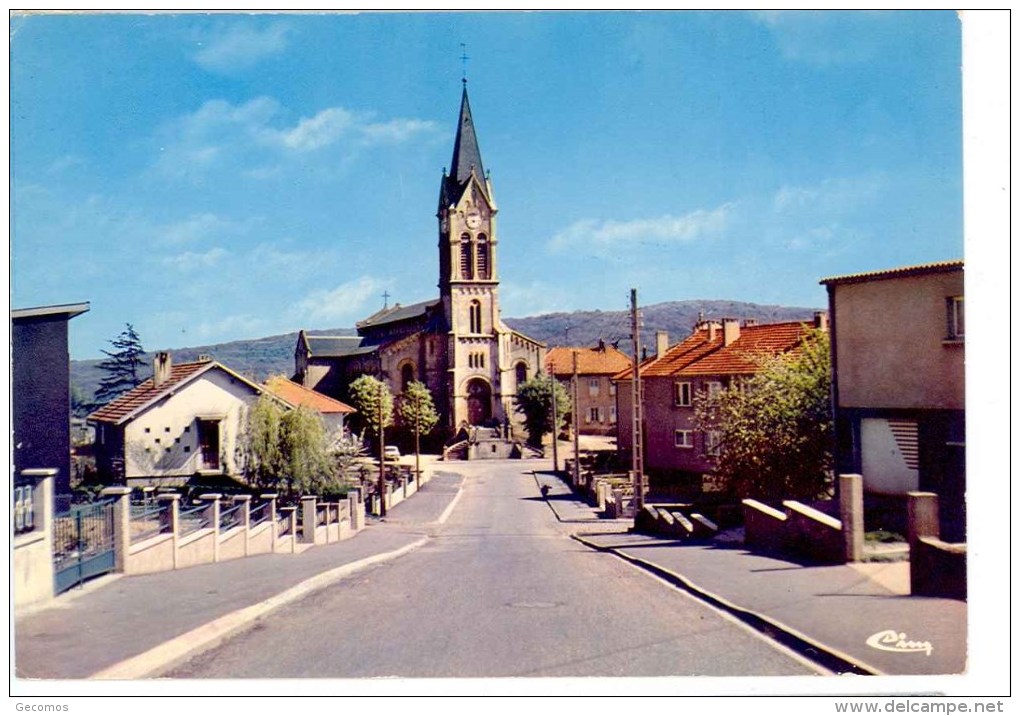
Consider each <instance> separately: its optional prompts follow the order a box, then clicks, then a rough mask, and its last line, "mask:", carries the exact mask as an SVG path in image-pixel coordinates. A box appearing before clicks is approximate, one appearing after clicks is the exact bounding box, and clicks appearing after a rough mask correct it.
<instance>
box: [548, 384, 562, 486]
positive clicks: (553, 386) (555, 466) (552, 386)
mask: <svg viewBox="0 0 1020 716" xmlns="http://www.w3.org/2000/svg"><path fill="white" fill-rule="evenodd" d="M549 390H550V391H551V392H552V449H553V472H559V471H560V459H559V453H557V451H556V427H557V426H556V423H557V422H558V421H557V420H556V366H555V365H553V366H550V371H549Z"/></svg>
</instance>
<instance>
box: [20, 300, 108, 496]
mask: <svg viewBox="0 0 1020 716" xmlns="http://www.w3.org/2000/svg"><path fill="white" fill-rule="evenodd" d="M88 310H89V304H88V303H76V304H68V305H60V306H42V307H38V308H23V309H15V310H12V311H11V364H12V365H11V379H12V383H11V413H12V415H11V418H12V425H11V427H12V429H13V435H12V444H13V455H12V458H13V461H14V476H15V481H16V482H17V481H18V479H19V475H20V474H21V471H22V470H27V469H38V468H55V469H56V470H57V471H58V472H57V475H56V477H55V478H54V485H53V492H54V494H55V495H67V494H69V493H70V492H71V376H70V356H69V354H68V347H67V330H68V321H70V320H71V319H72V318H74V317H75V316H79V315H81V314H83V313H85V312H86V311H88Z"/></svg>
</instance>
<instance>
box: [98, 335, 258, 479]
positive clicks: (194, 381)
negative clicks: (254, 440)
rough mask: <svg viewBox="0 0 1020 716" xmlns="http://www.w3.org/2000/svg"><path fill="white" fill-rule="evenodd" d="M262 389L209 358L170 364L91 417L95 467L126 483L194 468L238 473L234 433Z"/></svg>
mask: <svg viewBox="0 0 1020 716" xmlns="http://www.w3.org/2000/svg"><path fill="white" fill-rule="evenodd" d="M262 393H263V388H262V387H261V386H260V385H258V384H257V383H253V382H251V381H250V380H248V379H247V378H244V377H243V376H241V375H239V374H237V373H235V372H234V371H232V370H230V369H229V368H227V367H226V366H224V365H222V364H220V363H217V362H215V361H212V360H199V361H195V362H190V363H180V364H177V365H173V364H172V363H171V359H170V355H169V354H167V353H157V354H156V359H155V364H154V369H153V376H152V377H151V378H148V379H146V380H144V381H142V383H141V384H139V385H138V386H137V387H135V388H134V389H132V390H129V391H128V392H127V393H124V394H123V395H121V396H119V397H117V398H116V399H115V400H113V401H111V402H110V403H107V404H106V405H104V406H103V407H102V408H100V409H99V410H97V411H96V412H94V413H92V414H91V415H90V416H89V423H90V424H92V425H93V426H95V430H96V443H95V451H96V467H97V469H98V470H99V473H100V474H101V475H105V476H109V477H111V478H114V479H116V480H118V481H122V482H124V483H125V484H128V485H133V484H166V485H177V484H183V483H185V482H187V480H188V479H189V478H191V477H193V476H195V475H203V474H206V475H230V476H236V475H238V474H239V472H240V470H239V465H238V460H237V454H236V451H237V447H238V440H239V437H240V435H241V431H242V430H243V424H244V420H245V415H246V412H247V410H248V408H249V407H251V406H252V405H253V404H254V403H255V401H257V400H258V397H259V395H261V394H262Z"/></svg>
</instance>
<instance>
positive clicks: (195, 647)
mask: <svg viewBox="0 0 1020 716" xmlns="http://www.w3.org/2000/svg"><path fill="white" fill-rule="evenodd" d="M428 541H429V538H428V537H422V538H421V539H419V540H416V541H415V542H412V543H411V544H409V545H405V546H403V547H401V548H399V549H395V550H392V551H390V552H383V553H381V554H376V555H373V556H371V557H366V558H365V559H360V560H358V561H356V562H351V563H350V564H345V565H343V566H341V567H336V568H334V569H331V570H329V571H327V572H322V573H321V574H317V575H315V576H314V577H310V578H308V579H306V580H305V581H303V582H300V583H299V584H297V585H295V586H293V587H291V588H290V589H287V590H285V591H283V592H281V593H279V594H277V595H276V596H273V597H270V598H269V599H266V600H264V601H262V602H259V603H258V604H253V605H252V606H249V607H243V608H241V609H238V610H236V611H233V612H230V613H229V614H225V615H223V616H222V617H219V618H218V619H214V620H212V621H211V622H208V623H206V624H203V625H202V626H200V627H196V628H195V629H192V630H191V631H189V632H185V633H184V634H181V635H180V636H177V637H175V638H173V639H171V640H169V641H166V642H164V643H162V644H160V645H159V646H155V647H153V648H152V649H149V650H148V651H146V652H143V653H141V654H138V655H137V656H133V657H131V658H129V659H125V660H124V661H121V662H118V663H116V664H114V665H113V666H109V667H107V668H105V669H103V670H102V671H98V672H96V673H95V674H92V675H91V676H89V677H88V678H89V679H104V680H105V679H146V678H154V677H157V676H159V675H160V674H161V673H162V672H165V671H168V670H170V669H172V668H173V667H175V666H177V665H179V664H181V663H182V662H184V661H185V660H186V659H189V658H191V657H194V656H196V655H198V654H199V653H201V652H203V651H208V650H209V649H212V648H215V647H217V646H219V645H220V644H221V643H223V642H224V641H225V640H227V639H228V638H230V637H231V636H233V635H235V634H237V633H238V632H240V631H242V630H243V629H246V628H247V627H249V626H250V625H251V624H252V623H253V622H255V621H257V620H259V619H261V618H262V617H264V616H266V615H268V614H269V613H270V612H272V611H274V610H276V609H279V608H280V607H283V606H286V605H287V604H290V603H291V602H294V601H297V600H298V599H301V598H302V597H305V596H307V595H308V594H310V593H312V592H314V591H317V590H319V589H323V588H325V587H328V586H330V585H331V584H333V583H335V582H338V581H340V580H341V579H343V578H344V577H347V576H349V575H351V574H353V573H355V572H357V571H359V570H362V569H364V568H366V567H369V566H371V565H373V564H377V563H379V562H385V561H388V560H391V559H396V558H397V557H400V556H403V555H405V554H407V553H408V552H411V551H413V550H416V549H418V548H419V547H421V546H422V545H423V544H425V543H426V542H428Z"/></svg>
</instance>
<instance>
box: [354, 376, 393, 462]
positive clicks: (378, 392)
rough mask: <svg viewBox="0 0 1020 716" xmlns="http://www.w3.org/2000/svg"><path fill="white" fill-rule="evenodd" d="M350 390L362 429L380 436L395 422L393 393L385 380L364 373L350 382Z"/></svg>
mask: <svg viewBox="0 0 1020 716" xmlns="http://www.w3.org/2000/svg"><path fill="white" fill-rule="evenodd" d="M349 392H350V397H351V403H352V405H353V406H354V408H355V409H356V410H357V411H358V412H357V419H358V422H359V424H360V425H361V427H362V429H365V430H368V431H369V432H370V433H372V434H373V435H375V436H376V437H379V436H380V434H381V433H382V432H383V431H384V430H385V429H386V428H388V427H390V426H391V425H392V424H393V393H391V392H390V388H389V386H388V385H386V384H385V383H384V382H383V381H381V380H379V379H378V378H373V377H372V376H370V375H363V376H361V377H359V378H357V379H355V380H354V381H353V382H352V383H351V384H350V386H349ZM380 402H381V408H380ZM379 449H380V450H382V447H381V446H380V448H379Z"/></svg>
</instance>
